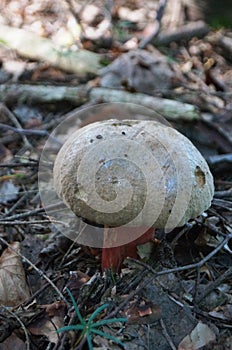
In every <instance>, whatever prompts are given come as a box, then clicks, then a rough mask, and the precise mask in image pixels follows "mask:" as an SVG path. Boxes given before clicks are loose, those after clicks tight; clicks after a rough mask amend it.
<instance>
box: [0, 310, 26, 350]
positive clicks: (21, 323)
mask: <svg viewBox="0 0 232 350" xmlns="http://www.w3.org/2000/svg"><path fill="white" fill-rule="evenodd" d="M1 307H2V308H3V309H4V310H5V311H6V312H8V313H9V314H10V315H11V316H13V317H14V318H16V320H17V321H18V323H19V324H20V325H21V327H22V329H23V331H24V334H25V338H26V342H25V344H26V350H30V339H29V336H28V331H27V329H26V327H25V325H24V323H23V322H22V321H21V320H20V318H19V317H18V316H17V315H16V314H14V313H13V312H11V311H10V310H9V308H7V307H5V306H4V305H1Z"/></svg>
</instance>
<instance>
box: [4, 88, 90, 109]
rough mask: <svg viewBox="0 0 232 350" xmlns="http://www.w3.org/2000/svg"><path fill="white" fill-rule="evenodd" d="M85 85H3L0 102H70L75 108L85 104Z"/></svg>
mask: <svg viewBox="0 0 232 350" xmlns="http://www.w3.org/2000/svg"><path fill="white" fill-rule="evenodd" d="M86 90H87V89H86V87H85V85H83V86H82V85H81V86H78V87H72V86H52V85H47V86H45V85H30V84H9V85H8V84H2V85H0V102H6V101H9V100H10V101H14V100H18V101H19V102H20V101H24V102H25V101H28V102H37V103H38V102H43V103H52V102H62V101H68V102H71V103H73V104H74V105H75V106H79V105H80V104H82V103H85V102H86V100H87V92H86Z"/></svg>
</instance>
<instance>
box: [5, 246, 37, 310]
mask: <svg viewBox="0 0 232 350" xmlns="http://www.w3.org/2000/svg"><path fill="white" fill-rule="evenodd" d="M10 246H11V247H12V248H13V249H14V251H13V250H11V249H10V247H8V248H6V249H5V250H4V252H3V253H2V255H1V257H0V303H1V304H3V305H5V306H16V305H19V304H21V303H22V302H24V301H25V300H27V299H28V298H29V296H30V293H29V289H28V286H27V283H26V279H25V273H24V269H23V265H22V261H21V258H20V256H18V255H17V254H16V252H15V251H17V252H20V243H19V242H14V243H11V245H10Z"/></svg>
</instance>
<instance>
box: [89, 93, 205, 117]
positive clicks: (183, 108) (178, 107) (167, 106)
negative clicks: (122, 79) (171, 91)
mask: <svg viewBox="0 0 232 350" xmlns="http://www.w3.org/2000/svg"><path fill="white" fill-rule="evenodd" d="M89 96H90V99H91V100H93V99H95V100H101V101H104V102H125V103H135V104H138V105H140V106H144V107H147V108H150V109H153V110H155V111H157V112H159V113H160V114H162V115H163V116H164V117H165V118H167V119H169V120H171V121H172V120H177V119H182V120H188V121H190V120H194V119H200V112H199V111H198V109H197V108H196V107H195V106H193V105H191V104H188V103H182V102H179V101H175V100H169V99H166V98H160V97H153V96H148V95H146V94H141V93H136V94H133V93H130V92H125V91H123V90H114V89H108V88H93V89H92V90H90V92H89Z"/></svg>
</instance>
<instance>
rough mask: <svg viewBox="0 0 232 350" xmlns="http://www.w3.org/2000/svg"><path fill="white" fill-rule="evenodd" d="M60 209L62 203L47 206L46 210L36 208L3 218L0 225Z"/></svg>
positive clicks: (62, 206) (62, 205)
mask: <svg viewBox="0 0 232 350" xmlns="http://www.w3.org/2000/svg"><path fill="white" fill-rule="evenodd" d="M62 208H64V204H63V202H59V203H57V204H51V205H48V206H47V207H46V208H37V209H34V210H31V211H27V212H26V213H21V214H16V215H12V216H9V217H4V220H0V224H1V222H2V221H10V220H17V219H22V218H27V217H28V216H32V215H37V214H40V213H43V214H45V211H46V212H48V211H49V210H54V209H62Z"/></svg>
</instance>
